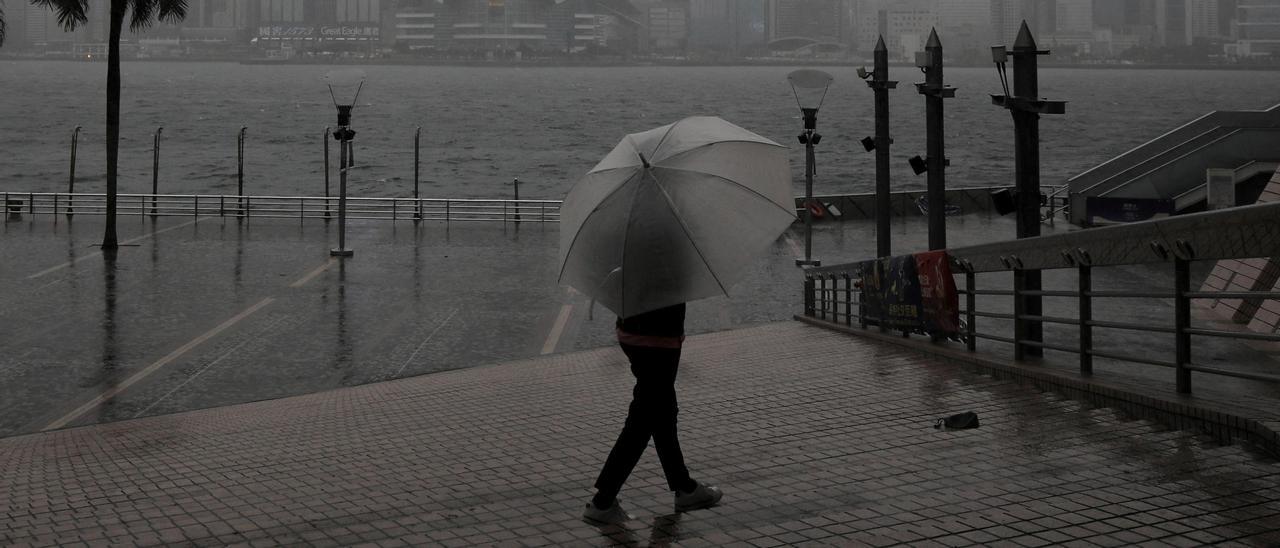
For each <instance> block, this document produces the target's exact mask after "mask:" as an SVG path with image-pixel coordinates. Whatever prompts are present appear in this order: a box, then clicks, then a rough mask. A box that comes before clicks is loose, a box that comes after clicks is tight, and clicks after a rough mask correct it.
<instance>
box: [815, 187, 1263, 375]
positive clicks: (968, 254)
mask: <svg viewBox="0 0 1280 548" xmlns="http://www.w3.org/2000/svg"><path fill="white" fill-rule="evenodd" d="M946 253H947V255H948V260H949V263H950V267H951V269H952V273H953V274H954V275H955V277H956V286H957V288H958V293H959V294H960V295H963V298H961V299H960V300H962V301H964V304H963V305H962V306H961V307H960V310H959V315H960V318H961V322H960V323H961V325H960V333H958V334H957V335H958V337H959V338H960V339H961V340H962V341H964V342H965V344H966V347H967V349H968V350H970V351H976V344H975V343H976V341H977V340H979V339H981V340H987V341H996V342H1003V343H1008V344H1012V345H1014V348H1015V352H1014V354H1015V359H1021V358H1020V357H1019V356H1020V355H1021V354H1022V352H1021V350H1023V349H1035V350H1036V351H1037V352H1038V351H1044V350H1050V351H1057V352H1068V353H1074V354H1077V355H1078V356H1079V359H1080V370H1081V372H1082V373H1085V374H1090V373H1092V368H1093V359H1094V358H1095V357H1098V358H1107V359H1111V360H1117V361H1122V362H1130V363H1135V364H1146V365H1162V366H1169V367H1172V368H1173V369H1174V370H1175V379H1176V385H1177V389H1178V391H1179V392H1182V393H1190V391H1191V372H1193V371H1194V372H1196V373H1199V374H1214V375H1223V376H1229V377H1236V378H1243V379H1250V380H1255V381H1265V382H1271V383H1280V375H1276V374H1271V373H1268V372H1256V371H1253V372H1251V371H1241V370H1239V369H1238V368H1237V369H1228V368H1220V367H1204V366H1202V365H1198V364H1195V363H1193V362H1192V361H1191V360H1192V356H1200V357H1202V358H1203V352H1193V351H1192V348H1191V347H1192V342H1193V338H1194V339H1195V340H1199V339H1206V338H1215V339H1221V338H1226V339H1234V340H1240V341H1244V340H1252V341H1263V342H1280V335H1274V334H1268V333H1258V332H1253V331H1243V330H1241V331H1231V330H1225V329H1221V328H1208V327H1198V326H1195V325H1193V324H1192V318H1191V303H1192V301H1195V300H1222V299H1248V300H1250V301H1261V300H1280V290H1276V289H1275V288H1270V289H1272V290H1270V291H1266V290H1264V291H1257V290H1251V291H1242V290H1240V289H1239V288H1231V287H1228V288H1226V289H1224V290H1218V291H1214V290H1209V289H1208V288H1201V289H1198V290H1193V288H1192V286H1191V282H1190V272H1191V264H1192V263H1193V262H1195V261H1213V260H1221V259H1245V258H1255V257H1275V256H1280V202H1274V203H1265V204H1256V205H1252V206H1244V207H1236V208H1229V209H1221V210H1215V211H1208V212H1203V213H1195V214H1188V215H1180V216H1177V217H1172V218H1167V219H1159V220H1152V221H1144V222H1137V223H1130V224H1124V225H1115V226H1108V227H1102V228H1093V229H1087V230H1078V231H1072V232H1066V233H1059V234H1053V235H1048V236H1040V237H1035V238H1026V239H1021V240H1010V241H1003V242H995V243H988V244H981V245H975V246H966V247H959V248H953V249H948V250H946ZM869 264H871V262H870V261H860V262H857V263H849V264H841V265H830V266H824V267H820V268H809V269H806V271H805V282H804V292H803V295H804V316H805V317H807V318H811V319H813V320H818V321H819V322H826V323H828V324H840V323H843V324H844V326H847V327H852V326H853V325H855V324H857V325H859V326H862V327H863V328H866V327H868V326H877V325H879V326H881V327H880V328H881V329H887V330H890V331H904V330H910V329H915V328H912V327H906V326H904V324H901V323H893V322H891V321H887V320H888V318H886V317H872V316H870V315H869V313H868V312H867V301H865V299H864V298H863V295H862V289H861V287H862V285H861V280H862V278H863V276H864V273H863V269H864V268H867V267H868V265H869ZM1128 265H1167V267H1169V268H1171V270H1172V273H1173V280H1174V283H1173V287H1172V288H1167V286H1166V288H1167V289H1166V288H1161V287H1144V288H1143V289H1141V290H1114V289H1112V290H1100V289H1096V288H1094V287H1093V281H1092V280H1093V279H1094V278H1093V276H1094V272H1093V271H1094V270H1096V269H1099V268H1108V267H1119V266H1128ZM1039 270H1075V271H1076V273H1077V275H1076V281H1077V284H1074V286H1073V287H1072V288H1070V289H1049V288H1044V289H1037V290H1024V289H1022V288H1021V287H1020V286H1018V285H1017V284H1016V283H1014V284H1013V285H1012V291H1009V290H1004V289H991V288H984V289H978V287H977V277H978V275H983V274H993V273H1008V272H1014V273H1015V274H1016V273H1017V272H1027V271H1039ZM1014 279H1015V280H1016V279H1018V276H1016V275H1015V276H1014ZM999 283H1010V282H1008V277H1007V274H1006V277H1002V278H1001V281H1000V282H999ZM1152 284H1154V282H1151V281H1149V282H1148V283H1147V284H1145V285H1147V286H1150V285H1152ZM842 286H843V287H842ZM979 297H983V298H984V299H986V300H987V301H990V304H989V306H995V307H996V309H986V310H979V308H978V306H979V305H978V302H977V299H978V298H979ZM1010 297H1012V299H1010ZM1042 298H1054V299H1066V300H1067V303H1068V304H1067V305H1066V306H1068V307H1069V306H1071V305H1070V303H1071V302H1072V300H1074V301H1075V302H1076V303H1077V304H1076V306H1077V311H1078V312H1079V314H1078V315H1077V316H1076V317H1068V316H1064V315H1063V314H1061V313H1056V314H1054V315H1049V314H1026V313H1024V312H1021V310H1025V308H1024V307H1022V306H1019V304H1018V303H1020V302H1026V300H1028V299H1042ZM1100 299H1108V300H1117V299H1123V300H1126V301H1128V300H1132V299H1161V300H1167V299H1172V300H1173V301H1174V307H1173V310H1172V312H1171V313H1170V314H1169V315H1167V316H1163V317H1153V318H1146V319H1143V320H1142V321H1134V320H1130V319H1128V318H1119V319H1117V318H1110V319H1102V318H1098V317H1097V314H1096V310H1095V309H1094V306H1093V305H1094V302H1095V301H1098V300H1100ZM1010 301H1012V303H1010ZM1055 302H1059V301H1055ZM984 304H985V303H984ZM1058 306H1059V307H1060V308H1061V307H1062V306H1063V305H1061V304H1060V305H1058ZM1126 306H1127V305H1126ZM842 310H843V311H844V312H843V313H841V311H842ZM979 318H983V319H985V322H984V324H985V325H989V326H991V327H992V328H996V329H1000V330H1008V331H1011V332H1012V336H1006V334H1003V333H1002V334H996V333H990V332H985V333H984V332H979V331H978V327H977V323H978V319H979ZM841 320H843V322H842V321H841ZM1043 324H1047V325H1052V326H1055V327H1056V328H1057V329H1058V333H1059V335H1060V336H1063V337H1067V340H1065V341H1064V340H1054V341H1044V340H1039V339H1038V338H1035V337H1034V336H1029V335H1028V334H1030V333H1039V332H1040V326H1041V325H1043ZM1095 329H1096V330H1121V331H1127V332H1131V333H1145V334H1147V335H1146V336H1149V337H1152V338H1153V343H1152V345H1151V346H1150V348H1145V349H1144V350H1145V354H1144V355H1130V354H1123V353H1118V352H1112V351H1109V350H1106V349H1101V348H1097V347H1096V346H1095V339H1094V331H1095ZM1072 330H1074V331H1076V332H1077V333H1078V337H1076V340H1075V341H1074V344H1071V341H1070V335H1064V334H1062V333H1061V332H1063V331H1067V332H1069V331H1072ZM904 334H906V332H905V331H904ZM1167 336H1172V339H1173V340H1172V342H1173V343H1174V344H1172V345H1168V344H1164V343H1161V342H1159V341H1156V340H1155V339H1156V338H1160V337H1167ZM934 337H935V340H936V339H937V335H936V334H934ZM1162 348H1171V349H1173V351H1172V352H1170V353H1165V354H1164V355H1161V353H1160V352H1159V349H1162ZM1166 357H1168V358H1171V359H1166Z"/></svg>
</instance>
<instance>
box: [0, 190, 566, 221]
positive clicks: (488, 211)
mask: <svg viewBox="0 0 1280 548" xmlns="http://www.w3.org/2000/svg"><path fill="white" fill-rule="evenodd" d="M117 196H118V197H117V199H118V203H117V210H116V213H117V214H118V215H145V216H155V217H175V216H187V217H202V216H210V217H246V218H248V217H252V218H278V219H324V218H330V217H332V216H335V215H337V211H338V198H337V197H328V198H326V197H322V196H239V195H211V194H119V195H117ZM0 204H3V206H4V209H5V212H6V214H8V215H14V214H27V215H37V216H38V215H103V214H105V213H106V194H88V193H79V194H69V193H63V192H0ZM347 218H348V219H371V220H385V221H445V222H465V221H487V222H503V223H508V222H510V223H519V222H525V223H555V222H559V221H560V201H559V200H501V199H496V200H491V199H479V198H420V199H415V198H394V197H393V198H351V197H348V198H347Z"/></svg>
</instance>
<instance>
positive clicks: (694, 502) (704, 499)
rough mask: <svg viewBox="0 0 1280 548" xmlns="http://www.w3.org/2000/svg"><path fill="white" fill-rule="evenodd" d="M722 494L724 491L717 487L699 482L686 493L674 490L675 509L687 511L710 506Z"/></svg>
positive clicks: (716, 501)
mask: <svg viewBox="0 0 1280 548" xmlns="http://www.w3.org/2000/svg"><path fill="white" fill-rule="evenodd" d="M723 496H724V493H722V492H721V491H720V488H719V487H716V486H714V485H704V484H701V483H699V484H698V486H697V487H695V488H694V489H693V491H690V492H688V493H681V492H680V491H676V511H677V512H688V511H691V510H701V509H703V508H711V507H712V506H715V505H716V504H717V503H719V502H720V497H723Z"/></svg>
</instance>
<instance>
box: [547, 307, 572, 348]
mask: <svg viewBox="0 0 1280 548" xmlns="http://www.w3.org/2000/svg"><path fill="white" fill-rule="evenodd" d="M572 313H573V305H571V304H566V305H561V306H560V315H559V316H556V323H555V324H554V325H552V326H551V332H550V333H548V334H547V342H545V343H543V344H542V353H543V354H550V353H552V352H555V350H556V346H557V345H559V344H560V335H563V334H564V326H565V324H567V323H569V315H570V314H572Z"/></svg>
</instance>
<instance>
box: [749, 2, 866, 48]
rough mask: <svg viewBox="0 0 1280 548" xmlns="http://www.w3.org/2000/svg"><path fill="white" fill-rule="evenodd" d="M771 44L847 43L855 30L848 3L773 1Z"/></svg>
mask: <svg viewBox="0 0 1280 548" xmlns="http://www.w3.org/2000/svg"><path fill="white" fill-rule="evenodd" d="M768 10H769V11H768V19H767V25H768V38H769V41H771V42H772V41H775V40H780V39H784V38H806V39H810V40H815V41H818V42H847V41H848V40H851V39H852V34H853V29H852V28H851V27H852V24H851V23H852V21H851V20H850V17H849V13H850V12H851V11H852V10H851V9H850V3H849V2H846V1H845V0H770V1H769V5H768Z"/></svg>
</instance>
